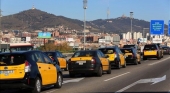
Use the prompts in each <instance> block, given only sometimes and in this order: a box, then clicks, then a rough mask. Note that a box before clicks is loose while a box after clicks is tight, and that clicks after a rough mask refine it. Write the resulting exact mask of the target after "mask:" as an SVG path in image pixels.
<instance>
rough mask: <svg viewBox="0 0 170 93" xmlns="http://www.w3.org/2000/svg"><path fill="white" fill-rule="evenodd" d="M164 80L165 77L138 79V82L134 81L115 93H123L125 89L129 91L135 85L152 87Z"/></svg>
mask: <svg viewBox="0 0 170 93" xmlns="http://www.w3.org/2000/svg"><path fill="white" fill-rule="evenodd" d="M164 80H166V75H164V76H163V77H160V78H150V79H140V80H138V81H136V82H134V83H132V84H130V85H128V86H126V87H124V88H122V89H120V90H118V91H117V92H116V93H120V92H124V91H125V90H127V89H129V88H131V87H133V86H135V85H137V84H141V83H152V84H151V85H153V84H156V83H159V82H162V81H164Z"/></svg>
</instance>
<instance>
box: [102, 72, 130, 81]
mask: <svg viewBox="0 0 170 93" xmlns="http://www.w3.org/2000/svg"><path fill="white" fill-rule="evenodd" d="M129 73H130V72H126V73H124V74H121V75H118V76H115V77H112V78H109V79H106V80H104V81H109V80H112V79H115V78H118V77H121V76H123V75H126V74H129Z"/></svg>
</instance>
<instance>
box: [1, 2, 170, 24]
mask: <svg viewBox="0 0 170 93" xmlns="http://www.w3.org/2000/svg"><path fill="white" fill-rule="evenodd" d="M0 2H1V4H0V8H1V10H2V15H3V16H6V15H10V14H15V13H18V12H21V11H24V10H28V9H31V8H32V6H33V5H34V6H35V8H36V9H39V10H42V11H45V12H48V13H52V14H55V15H57V16H59V15H60V16H65V17H68V18H72V19H79V20H82V21H83V20H84V9H83V0H0ZM108 9H109V10H110V15H109V18H117V17H120V16H122V15H123V14H124V15H125V16H127V17H129V16H130V12H133V17H134V18H136V19H142V20H146V21H150V20H164V21H165V24H168V20H170V0H87V9H86V10H85V11H86V20H88V21H92V20H96V19H107V10H108Z"/></svg>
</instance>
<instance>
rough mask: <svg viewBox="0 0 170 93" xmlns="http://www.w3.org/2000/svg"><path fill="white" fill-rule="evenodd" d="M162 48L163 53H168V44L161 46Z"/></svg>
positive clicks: (169, 52) (169, 48) (169, 49)
mask: <svg viewBox="0 0 170 93" xmlns="http://www.w3.org/2000/svg"><path fill="white" fill-rule="evenodd" d="M162 49H163V53H164V54H165V55H170V47H168V46H162Z"/></svg>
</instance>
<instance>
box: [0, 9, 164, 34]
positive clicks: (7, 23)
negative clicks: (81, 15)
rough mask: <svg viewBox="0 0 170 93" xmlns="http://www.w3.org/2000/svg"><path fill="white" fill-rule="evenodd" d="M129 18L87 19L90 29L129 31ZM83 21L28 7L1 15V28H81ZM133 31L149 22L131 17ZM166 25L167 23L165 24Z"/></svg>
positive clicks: (146, 26) (147, 25)
mask: <svg viewBox="0 0 170 93" xmlns="http://www.w3.org/2000/svg"><path fill="white" fill-rule="evenodd" d="M130 22H131V20H130V18H128V17H118V18H115V19H104V20H103V19H97V20H93V21H88V22H87V26H90V27H91V28H90V29H89V30H90V31H99V32H101V31H102V32H112V33H122V32H127V31H130V27H131V23H130ZM83 24H84V23H83V21H80V20H77V19H71V18H66V17H63V16H56V15H54V14H50V13H47V12H44V11H41V10H38V9H33V10H32V9H29V10H25V11H22V12H19V13H17V14H13V15H9V16H4V17H2V30H9V29H10V30H28V31H32V30H41V29H42V28H44V27H55V26H59V25H64V26H65V27H68V28H70V29H76V30H78V31H81V30H83ZM132 24H133V31H140V32H142V29H143V28H149V25H150V22H147V21H144V20H139V19H133V23H132ZM165 27H167V25H166V26H165Z"/></svg>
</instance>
